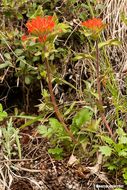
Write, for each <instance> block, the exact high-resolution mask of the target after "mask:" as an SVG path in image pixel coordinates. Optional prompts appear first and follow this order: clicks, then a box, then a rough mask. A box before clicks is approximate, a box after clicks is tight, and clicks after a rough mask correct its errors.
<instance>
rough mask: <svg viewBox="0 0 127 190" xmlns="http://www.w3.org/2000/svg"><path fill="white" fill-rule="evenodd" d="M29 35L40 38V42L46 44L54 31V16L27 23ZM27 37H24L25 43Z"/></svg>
mask: <svg viewBox="0 0 127 190" xmlns="http://www.w3.org/2000/svg"><path fill="white" fill-rule="evenodd" d="M26 27H27V29H28V32H29V34H33V35H35V36H36V37H38V41H39V42H45V41H46V39H47V36H48V34H50V32H52V31H53V30H54V27H55V22H54V20H53V17H52V16H45V17H40V16H38V17H36V18H34V19H31V20H30V21H28V22H27V23H26ZM26 39H27V38H26V36H25V35H24V36H22V41H25V40H26Z"/></svg>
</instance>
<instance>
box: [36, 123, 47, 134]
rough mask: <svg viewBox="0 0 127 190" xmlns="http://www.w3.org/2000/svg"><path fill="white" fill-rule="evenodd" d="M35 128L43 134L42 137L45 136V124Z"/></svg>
mask: <svg viewBox="0 0 127 190" xmlns="http://www.w3.org/2000/svg"><path fill="white" fill-rule="evenodd" d="M37 129H38V132H39V133H40V134H41V135H42V136H44V137H46V136H47V133H48V128H47V127H46V126H45V125H41V126H38V128H37Z"/></svg>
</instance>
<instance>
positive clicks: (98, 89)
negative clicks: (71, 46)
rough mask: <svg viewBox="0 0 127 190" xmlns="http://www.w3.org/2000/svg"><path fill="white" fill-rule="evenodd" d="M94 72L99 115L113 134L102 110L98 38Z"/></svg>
mask: <svg viewBox="0 0 127 190" xmlns="http://www.w3.org/2000/svg"><path fill="white" fill-rule="evenodd" d="M96 72H97V93H98V103H99V107H100V115H101V119H102V121H103V123H104V124H105V126H106V128H107V130H108V131H109V134H110V135H111V136H113V134H112V130H111V128H110V126H109V124H108V122H107V120H106V117H105V114H104V111H103V102H102V96H101V84H100V64H99V48H98V40H96Z"/></svg>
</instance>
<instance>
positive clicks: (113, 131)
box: [0, 0, 127, 184]
mask: <svg viewBox="0 0 127 190" xmlns="http://www.w3.org/2000/svg"><path fill="white" fill-rule="evenodd" d="M118 4H119V7H120V8H118V7H117V6H116V4H114V8H115V9H114V12H111V14H110V11H113V1H110V2H109V5H108V3H107V2H106V3H103V1H97V0H94V1H87V0H86V1H85V2H84V1H75V0H67V1H57V0H55V1H50V0H45V1H43V3H42V1H39V0H35V1H29V0H22V1H11V0H6V1H5V0H2V3H1V7H0V19H1V29H0V42H1V43H0V61H1V63H0V75H1V76H0V82H1V84H0V92H1V93H0V102H1V104H0V122H1V134H0V135H1V137H0V138H1V143H2V146H3V150H2V153H3V155H4V158H5V159H12V158H15V157H16V158H17V157H18V158H19V159H21V158H22V144H21V142H20V141H21V138H22V137H21V136H20V133H21V132H22V130H24V129H26V128H28V129H29V127H31V126H32V127H33V126H36V129H34V130H35V131H36V135H38V136H41V137H43V138H46V139H48V140H49V141H50V143H51V147H50V148H49V149H48V153H49V154H51V156H52V157H54V158H55V159H63V158H64V157H66V155H68V154H69V155H71V154H73V155H77V156H78V154H79V160H80V163H82V160H84V159H86V157H89V160H91V162H92V161H93V162H94V161H95V159H94V156H95V155H96V156H97V155H98V154H102V155H103V162H104V164H103V165H102V163H101V165H102V168H104V170H108V171H109V174H110V173H113V174H114V173H115V174H116V175H117V174H118V175H119V176H120V177H121V176H122V177H123V181H124V183H125V184H127V162H126V156H127V134H126V124H127V122H126V115H127V94H126V92H127V90H126V88H127V87H126V84H127V83H126V64H127V63H126V58H125V57H126V50H125V47H126V43H125V40H126V37H125V32H126V25H127V15H126V12H124V11H125V10H124V7H125V5H126V1H121V2H120V1H118ZM117 8H118V11H116V9H117ZM108 11H109V12H108ZM112 15H113V16H114V15H115V16H116V17H115V16H114V18H115V20H114V21H112V20H111V18H112ZM46 16H47V17H46ZM49 16H50V17H49ZM51 16H52V19H51ZM40 18H44V19H47V18H48V19H50V21H49V25H48V27H47V25H46V27H47V28H48V29H46V31H44V32H45V33H44V35H43V36H42V28H43V27H42V26H40V25H39V24H40V23H38V24H37V25H36V24H35V23H34V22H36V21H37V22H39V21H38V20H37V19H40ZM92 18H100V19H101V20H102V25H101V27H100V28H96V30H95V29H93V28H92V30H91V28H90V27H89V25H86V23H85V21H86V20H88V19H92ZM32 19H33V20H34V19H35V20H34V21H33V23H34V24H33V23H32ZM48 19H47V20H48ZM40 20H41V19H40ZM41 22H42V25H44V23H45V22H46V21H44V20H41ZM83 22H84V23H85V24H84V26H86V27H84V26H83V24H81V23H83ZM114 22H115V24H114ZM26 23H27V24H26ZM32 24H33V25H32ZM35 25H36V27H38V28H37V30H35V28H34V27H35ZM32 27H33V28H32ZM87 27H88V28H87ZM92 27H93V26H92ZM38 30H41V35H40V34H39V32H38ZM43 30H45V29H43ZM123 50H124V51H123ZM114 52H115V53H116V54H115V57H114V55H113V53H114ZM116 57H117V58H118V60H116ZM16 89H17V95H16ZM38 89H39V90H38ZM33 92H34V96H33V95H32V94H33ZM10 94H11V95H10ZM9 97H10V98H9ZM34 102H35V104H34ZM33 104H34V105H33ZM3 110H5V111H3ZM35 110H36V111H35ZM7 113H8V114H7ZM14 118H16V119H22V120H23V123H21V124H20V125H19V126H18V127H17V128H16V127H15V125H14ZM33 128H34V127H33ZM14 146H16V148H15V147H14ZM84 154H86V155H84ZM92 165H93V164H92ZM105 168H106V169H105Z"/></svg>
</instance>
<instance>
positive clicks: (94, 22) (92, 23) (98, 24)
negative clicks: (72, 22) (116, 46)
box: [81, 18, 104, 31]
mask: <svg viewBox="0 0 127 190" xmlns="http://www.w3.org/2000/svg"><path fill="white" fill-rule="evenodd" d="M81 25H82V26H85V27H86V28H88V29H90V30H92V31H96V30H98V29H101V28H102V27H103V26H104V24H103V22H102V20H101V19H100V18H93V19H89V20H87V21H84V22H82V23H81Z"/></svg>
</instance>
